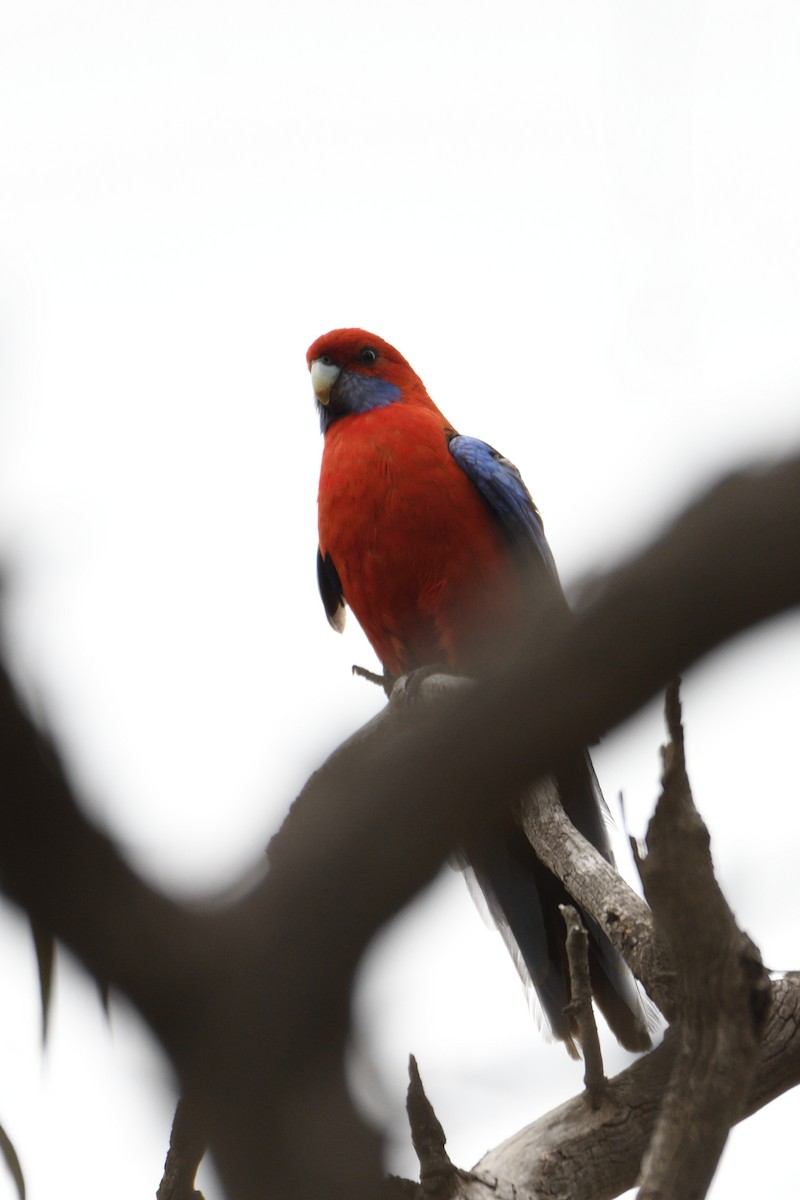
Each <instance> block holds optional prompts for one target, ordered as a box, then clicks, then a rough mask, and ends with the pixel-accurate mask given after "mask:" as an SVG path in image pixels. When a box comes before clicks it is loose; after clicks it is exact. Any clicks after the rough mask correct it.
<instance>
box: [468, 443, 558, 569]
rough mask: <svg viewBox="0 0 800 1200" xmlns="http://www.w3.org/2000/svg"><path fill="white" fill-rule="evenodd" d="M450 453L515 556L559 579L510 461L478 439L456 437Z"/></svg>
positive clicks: (525, 491) (535, 511)
mask: <svg viewBox="0 0 800 1200" xmlns="http://www.w3.org/2000/svg"><path fill="white" fill-rule="evenodd" d="M450 453H451V454H452V456H453V458H454V459H455V460H456V462H457V463H458V465H459V466H460V467H461V469H462V471H464V472H465V473H466V474H467V475H468V476H469V478H470V479H471V480H472V482H473V483H474V484H475V487H476V488H477V489H478V491H479V492H480V494H481V495H482V496H483V498H484V500H485V501H486V503H487V504H488V505H489V508H490V509H491V510H492V512H493V513H494V515H495V517H496V518H497V520H498V522H499V523H500V526H501V528H502V529H503V532H504V533H505V535H506V537H507V538H508V540H509V542H510V543H511V545H512V547H513V548H514V550H515V551H517V553H519V554H520V555H521V556H522V557H524V558H525V559H527V560H528V562H529V563H530V562H531V561H532V562H533V564H534V565H535V564H536V562H537V561H538V563H539V565H540V567H542V566H543V567H545V568H546V570H547V573H548V574H549V575H550V576H552V578H553V579H554V580H557V579H558V571H557V570H556V564H555V560H554V558H553V555H552V552H551V550H550V546H549V545H548V542H547V538H546V537H545V535H544V525H543V524H542V518H541V517H540V516H539V510H538V509H537V507H536V505H535V504H534V502H533V500H532V498H531V494H530V492H529V491H528V489H527V488H526V486H525V484H524V482H523V479H522V476H521V475H520V473H519V471H518V470H517V468H516V467H515V466H514V464H513V463H512V462H509V460H508V459H507V458H504V457H503V455H502V454H501V453H500V452H499V450H495V449H494V448H493V447H492V446H489V445H488V444H487V443H486V442H482V441H480V440H479V439H478V438H472V437H464V436H463V435H462V434H456V436H455V437H453V438H451V439H450Z"/></svg>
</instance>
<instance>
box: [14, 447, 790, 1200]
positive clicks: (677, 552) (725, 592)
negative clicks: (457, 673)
mask: <svg viewBox="0 0 800 1200" xmlns="http://www.w3.org/2000/svg"><path fill="white" fill-rule="evenodd" d="M798 514H800V461H798V460H796V459H795V460H792V461H791V462H787V463H784V464H780V465H778V466H775V467H773V468H771V469H770V470H767V471H754V472H750V473H747V474H740V475H738V476H735V477H733V478H731V479H730V480H728V481H726V482H725V483H724V484H722V485H720V486H719V487H718V488H716V489H715V490H714V491H713V492H711V493H710V494H709V495H708V496H707V497H706V498H705V499H704V500H703V501H701V502H700V503H699V504H698V505H696V506H695V507H694V508H693V509H691V510H690V511H689V512H688V513H687V514H686V515H685V516H684V517H683V518H681V520H679V521H678V522H677V523H676V525H675V526H674V527H673V529H672V530H670V531H669V532H668V533H667V534H666V535H665V536H664V537H663V538H661V539H660V540H659V541H658V542H656V543H655V544H654V545H653V547H652V548H651V549H649V550H647V551H646V552H645V553H644V554H642V555H641V556H640V557H639V558H638V559H637V560H636V561H635V562H632V563H631V564H629V565H627V566H624V567H623V568H621V569H620V570H618V571H616V572H614V573H612V574H610V575H609V576H608V577H607V578H606V579H605V580H604V581H603V582H602V586H600V587H599V589H598V590H597V592H596V596H597V598H596V599H595V600H594V602H593V603H592V604H591V605H590V606H589V607H588V608H586V609H585V610H583V611H581V612H580V613H578V614H577V616H576V617H575V618H574V619H572V620H567V619H566V618H565V617H564V616H563V615H559V614H556V613H552V612H551V613H544V612H543V613H541V614H537V616H536V619H535V620H533V619H532V620H531V623H530V625H531V628H530V630H529V631H528V632H527V633H526V635H525V637H524V638H523V640H522V642H521V643H520V642H519V641H518V642H517V643H516V644H515V645H514V647H513V648H512V650H511V651H510V652H509V659H508V661H507V662H506V663H505V664H503V665H502V666H499V667H495V666H494V665H492V666H491V668H489V669H487V673H486V678H485V680H484V685H483V686H482V687H480V688H475V689H469V690H468V694H466V695H458V696H454V697H450V696H447V697H444V698H443V699H442V701H441V702H440V703H439V704H437V705H436V710H437V711H434V710H433V708H432V706H420V708H419V709H416V707H415V706H414V705H411V706H408V707H407V708H406V710H404V711H402V712H400V713H398V712H395V711H392V709H391V707H390V711H389V712H388V713H387V714H385V715H383V716H382V717H381V718H379V719H378V720H377V721H376V722H373V723H372V724H371V726H369V727H367V730H365V731H363V732H362V734H361V735H360V736H359V737H358V738H357V739H355V741H352V742H351V743H348V744H346V745H345V746H344V747H343V748H342V749H341V750H340V751H339V752H338V753H337V754H336V755H334V756H333V758H332V759H331V760H330V761H329V762H328V763H327V764H326V765H325V767H324V768H323V769H322V770H321V771H320V772H318V773H317V774H316V775H315V776H314V777H313V778H312V780H311V781H310V782H309V785H308V786H307V788H306V789H305V790H304V793H303V795H302V797H301V798H300V800H299V801H298V802H296V804H295V805H294V807H293V810H292V812H291V814H290V816H289V818H288V820H287V822H286V824H285V826H284V828H283V830H282V831H281V833H280V835H279V836H278V837H277V838H276V839H274V841H273V844H272V846H271V848H270V870H269V874H268V875H267V877H266V878H265V879H264V880H263V881H262V882H261V883H260V884H259V885H258V886H257V887H256V888H254V889H253V891H252V892H251V893H250V894H249V895H247V896H246V897H245V898H244V899H243V900H241V901H240V902H239V903H237V904H233V905H229V906H228V907H227V908H224V909H223V908H222V907H216V906H212V905H209V906H207V907H206V908H205V909H202V910H201V909H199V908H196V909H189V908H187V907H185V906H179V905H176V904H172V903H171V902H169V901H167V900H166V899H165V898H164V897H162V896H159V895H158V894H157V893H156V892H155V891H154V890H153V889H150V888H147V887H146V886H145V885H144V884H143V883H142V881H141V880H139V879H138V878H137V877H136V875H135V874H134V873H133V872H132V871H131V870H130V868H129V867H128V866H127V864H126V863H125V862H124V860H123V859H122V857H121V856H120V855H119V854H118V853H117V851H116V850H115V849H114V847H113V846H112V845H111V843H110V842H109V841H108V840H107V839H106V838H105V837H103V836H102V835H101V834H100V833H98V832H97V830H95V829H94V828H93V827H92V826H91V824H90V823H89V822H88V821H87V820H86V819H85V818H84V817H82V816H81V815H80V813H79V812H78V809H77V806H76V805H75V804H74V801H73V799H72V797H71V795H70V792H69V787H68V785H67V782H66V779H65V778H64V776H63V773H62V772H61V771H60V769H59V768H57V767H54V763H53V761H52V757H51V758H50V760H47V759H46V758H45V756H44V755H43V752H42V745H41V739H39V738H38V737H37V735H36V733H35V731H34V730H33V727H32V726H31V724H30V722H29V721H28V719H27V718H26V717H25V716H24V714H23V713H22V712H21V710H20V709H19V706H18V705H17V702H16V700H15V698H14V696H13V693H12V691H11V688H10V686H9V685H8V681H7V679H5V677H2V678H0V768H1V769H2V770H3V772H4V782H5V787H4V789H3V793H2V796H0V884H2V887H3V888H4V890H5V891H6V893H7V894H8V895H9V896H11V897H12V898H13V899H14V900H15V901H16V902H17V903H18V904H20V905H21V906H22V907H23V908H25V909H26V910H27V911H28V912H29V913H30V914H31V915H32V916H33V917H34V918H35V919H36V920H37V922H38V923H39V924H40V925H41V926H42V927H43V928H45V929H49V930H51V931H52V932H53V933H54V934H55V935H56V936H57V937H59V938H60V939H62V940H63V941H65V942H66V943H67V944H68V945H69V946H70V947H71V949H72V950H73V951H74V952H75V953H76V954H77V955H78V956H79V957H80V958H81V959H82V960H83V961H84V962H85V963H86V964H87V966H88V967H89V969H90V970H91V971H92V972H93V973H94V974H95V975H96V976H98V977H99V978H100V979H102V980H103V981H105V982H106V983H108V984H110V985H112V986H114V987H117V988H119V989H120V990H122V991H123V992H125V993H126V994H127V995H128V996H129V997H130V999H131V1000H132V1001H133V1002H134V1004H136V1005H137V1006H138V1007H139V1009H140V1011H141V1012H142V1013H143V1015H144V1016H145V1018H146V1019H147V1020H148V1021H149V1023H150V1025H151V1026H152V1028H153V1029H154V1030H155V1032H156V1033H157V1035H158V1036H159V1037H160V1039H161V1041H162V1044H163V1045H164V1047H165V1050H166V1052H167V1054H168V1055H169V1057H170V1059H171V1060H172V1062H173V1063H174V1065H175V1067H176V1069H177V1071H178V1073H179V1075H180V1076H181V1079H182V1082H183V1085H184V1089H185V1091H186V1092H187V1094H192V1095H193V1096H194V1097H196V1099H197V1103H198V1105H199V1106H200V1108H201V1110H202V1113H203V1118H204V1121H205V1125H206V1128H207V1129H208V1133H209V1139H210V1142H211V1144H212V1146H213V1148H214V1151H215V1154H216V1157H217V1162H218V1166H219V1169H220V1173H221V1175H222V1177H223V1179H224V1181H225V1186H226V1188H227V1190H228V1192H229V1194H231V1195H232V1196H233V1195H235V1196H236V1197H237V1200H263V1197H264V1195H265V1193H272V1194H275V1195H281V1196H282V1197H284V1198H285V1200H291V1198H292V1197H298V1198H299V1197H301V1196H303V1197H304V1196H307V1195H313V1194H325V1195H327V1196H328V1197H330V1200H338V1198H339V1197H341V1198H342V1200H344V1198H345V1197H346V1198H347V1200H360V1198H361V1197H364V1200H367V1197H369V1200H372V1198H373V1197H374V1195H375V1194H376V1191H377V1188H378V1186H379V1179H380V1174H381V1172H380V1160H379V1151H378V1145H377V1141H376V1139H375V1138H374V1137H373V1136H371V1135H370V1134H368V1133H367V1131H366V1130H365V1129H364V1128H363V1126H362V1124H361V1122H360V1121H359V1120H358V1119H357V1118H356V1116H355V1114H354V1113H353V1110H352V1108H351V1106H350V1104H349V1101H348V1099H347V1090H346V1085H345V1082H344V1077H343V1071H342V1055H343V1049H344V1044H345V1039H346V1036H347V1029H348V1023H349V992H350V986H351V983H352V977H353V973H354V971H355V967H356V964H357V962H358V959H359V956H360V954H361V952H362V950H363V948H364V946H365V945H366V944H367V942H368V941H369V939H370V938H371V937H372V936H373V934H374V932H375V931H376V929H378V928H379V927H380V925H382V924H383V923H384V921H385V920H386V919H387V918H388V917H389V916H391V915H392V914H393V913H394V912H396V911H397V910H398V909H399V908H400V907H401V906H402V905H403V904H404V903H405V902H406V901H407V900H408V899H409V898H410V897H411V896H412V895H413V894H414V893H415V892H416V891H418V890H419V888H420V887H422V886H423V885H424V884H425V883H426V882H427V881H428V880H429V879H430V878H431V877H432V876H433V874H434V873H435V871H436V870H437V868H438V867H439V865H440V864H441V862H442V861H443V860H444V859H445V857H446V856H447V854H449V853H450V852H451V851H452V850H453V849H454V848H455V847H456V846H457V845H459V844H462V843H463V842H464V841H465V840H467V839H471V838H473V837H478V838H479V837H480V836H481V832H482V830H483V829H484V828H486V826H487V824H488V823H491V821H492V820H493V819H494V817H495V814H496V813H497V811H498V810H499V809H500V808H501V807H502V806H504V805H509V804H511V802H512V801H513V799H514V798H515V797H517V796H519V795H520V794H521V792H522V790H523V788H524V787H525V786H526V785H528V784H530V782H531V781H532V780H535V779H537V778H540V777H541V776H543V775H545V774H546V773H547V771H548V769H549V768H550V767H551V765H552V764H553V763H554V762H557V761H559V760H560V759H562V758H563V757H564V755H565V753H568V752H569V751H570V750H571V749H573V748H574V747H577V746H580V745H584V744H587V743H591V742H592V741H594V740H595V739H596V737H597V736H599V735H600V734H602V733H603V732H605V731H606V730H608V729H610V728H611V727H612V726H613V725H614V724H616V723H617V722H619V721H620V720H622V719H623V718H625V717H627V716H629V715H630V714H631V713H632V712H634V711H635V710H636V709H637V708H638V707H639V706H640V705H641V704H642V703H644V702H645V701H646V700H648V699H649V698H650V697H652V696H653V695H654V694H655V693H656V692H658V691H659V690H660V689H661V688H663V686H664V685H665V683H666V682H667V681H668V680H669V679H670V678H672V677H673V676H674V675H676V674H677V673H679V672H680V671H682V670H684V669H685V668H686V667H687V666H688V665H689V664H690V663H692V662H694V661H696V660H697V659H698V658H700V657H701V656H702V655H703V654H705V653H707V652H708V651H709V650H710V649H712V648H713V647H714V646H717V645H719V644H720V643H721V642H723V641H724V640H725V639H726V638H728V637H731V636H733V635H734V634H735V633H737V632H739V631H740V630H742V629H744V628H746V627H747V626H749V625H752V624H755V623H757V622H759V621H762V620H765V619H767V618H768V617H770V616H773V615H775V614H776V613H779V612H781V611H783V610H785V609H786V608H788V607H789V606H790V605H794V604H797V603H798V602H799V601H800V556H798V555H797V553H796V534H797V527H798ZM422 709H424V711H421V710H422ZM532 731H535V737H533V736H532ZM650 1057H651V1058H652V1059H655V1060H656V1062H658V1059H657V1058H656V1056H655V1055H653V1056H650ZM662 1057H663V1056H662ZM647 1061H648V1062H649V1061H650V1059H648V1060H647ZM233 1098H235V1099H233Z"/></svg>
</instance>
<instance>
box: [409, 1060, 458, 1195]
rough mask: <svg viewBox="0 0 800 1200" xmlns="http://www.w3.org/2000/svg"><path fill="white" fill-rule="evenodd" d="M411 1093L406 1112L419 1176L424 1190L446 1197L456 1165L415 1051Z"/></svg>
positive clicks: (410, 1078) (411, 1073)
mask: <svg viewBox="0 0 800 1200" xmlns="http://www.w3.org/2000/svg"><path fill="white" fill-rule="evenodd" d="M408 1075H409V1084H408V1095H407V1097H406V1112H407V1113H408V1123H409V1125H410V1127H411V1141H412V1143H413V1145H414V1150H415V1151H416V1154H417V1158H418V1159H419V1177H420V1182H421V1184H422V1190H423V1192H425V1194H426V1195H428V1196H431V1197H436V1198H439V1197H445V1196H449V1195H451V1193H452V1188H453V1181H454V1177H455V1175H456V1174H457V1172H456V1168H455V1167H454V1166H453V1164H452V1163H451V1161H450V1158H449V1156H448V1153H447V1151H446V1150H445V1148H444V1146H445V1142H446V1140H447V1139H446V1138H445V1134H444V1130H443V1129H442V1126H441V1123H440V1121H439V1118H438V1117H437V1116H436V1113H435V1112H434V1111H433V1106H432V1104H431V1102H430V1100H429V1099H428V1097H427V1096H426V1095H425V1089H424V1087H423V1086H422V1079H421V1078H420V1073H419V1068H418V1066H417V1060H416V1059H415V1058H414V1055H413V1054H412V1055H411V1057H410V1059H409V1063H408Z"/></svg>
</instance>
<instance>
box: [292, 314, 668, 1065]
mask: <svg viewBox="0 0 800 1200" xmlns="http://www.w3.org/2000/svg"><path fill="white" fill-rule="evenodd" d="M306 357H307V361H308V366H309V370H310V371H311V381H312V384H313V388H314V393H315V396H316V400H317V408H318V410H319V416H320V422H321V425H322V431H323V433H324V435H325V445H324V450H323V455H322V469H321V474H320V483H319V552H318V556H317V571H318V580H319V588H320V592H321V595H322V600H323V603H324V605H325V611H326V613H327V616H328V620H329V621H330V623H331V625H332V626H333V627H334V629H337V630H341V629H342V628H343V627H344V614H345V604H348V605H349V606H350V608H351V609H352V610H353V612H354V614H355V616H356V618H357V619H358V621H359V624H360V625H361V626H362V628H363V629H364V632H365V633H366V635H367V637H368V639H369V641H370V642H371V644H372V646H373V648H374V650H375V652H376V654H377V655H378V658H379V659H380V661H381V663H382V664H383V667H384V672H385V674H386V676H387V677H389V678H391V677H394V676H399V675H402V674H405V673H406V672H409V671H413V670H415V669H417V668H420V667H425V666H430V665H432V664H444V665H446V666H447V667H449V668H450V669H452V670H456V671H457V670H463V671H465V673H468V672H469V668H470V666H471V664H472V663H473V661H474V656H473V649H474V647H475V645H476V641H479V640H483V641H484V643H485V640H486V636H487V631H491V630H492V629H503V628H506V627H507V625H508V622H509V620H513V619H514V618H515V617H517V619H518V618H519V616H521V615H522V614H521V610H522V607H523V602H524V597H525V596H526V595H528V594H529V593H528V592H527V591H526V587H528V586H529V585H530V582H531V580H533V583H534V584H535V586H536V587H537V588H542V589H549V593H548V594H552V595H553V596H554V597H555V596H557V597H561V595H562V593H561V589H560V584H559V582H558V576H557V574H556V569H555V565H554V563H553V558H552V555H551V553H550V548H549V546H548V544H547V540H546V538H545V536H544V530H543V527H542V522H541V519H540V517H539V513H538V511H537V509H536V507H535V505H534V503H533V501H532V499H531V497H530V495H529V493H528V490H527V488H526V487H525V484H524V483H523V481H522V478H521V476H520V474H519V472H518V471H517V469H516V468H515V467H514V466H512V464H511V463H510V462H509V461H508V460H507V459H505V458H503V456H502V455H500V454H498V452H497V451H496V450H493V449H492V447H491V446H488V445H487V444H486V443H485V442H481V441H478V440H477V439H476V438H471V437H464V436H462V435H461V434H459V433H457V432H456V430H455V429H454V428H453V426H452V425H451V424H450V422H449V421H447V420H446V418H445V417H444V416H443V415H442V413H441V412H440V411H439V409H438V408H437V407H436V405H435V404H434V403H433V401H432V400H431V399H430V397H429V396H428V393H427V392H426V390H425V387H424V385H423V383H422V381H421V379H420V378H419V376H418V375H416V374H415V372H414V371H413V370H412V369H411V367H410V366H409V364H408V363H407V362H406V360H405V359H404V358H403V357H402V355H400V354H399V353H398V352H397V350H395V349H394V348H393V347H392V346H390V345H388V343H386V342H385V341H383V339H382V338H379V337H376V336H375V335H374V334H371V333H365V332H364V331H363V330H361V329H335V330H333V331H332V332H331V333H326V334H324V335H323V336H322V337H320V338H318V339H317V340H316V341H315V342H314V343H313V345H312V346H311V347H310V348H309V350H308V353H307V356H306ZM523 578H524V580H525V582H523ZM556 780H557V783H558V786H559V791H560V794H561V798H562V802H563V804H564V807H565V809H566V811H567V812H568V814H569V816H570V817H571V819H572V821H573V822H574V823H575V825H576V826H577V827H578V828H579V829H580V831H581V832H582V833H583V834H584V836H585V837H587V838H588V839H589V840H590V841H591V842H592V843H593V844H594V845H595V846H596V847H597V848H598V849H599V850H600V852H601V853H602V854H603V855H604V856H605V857H606V858H607V859H608V860H609V861H610V862H613V857H612V852H611V847H610V843H609V839H608V834H607V830H606V827H605V823H604V819H603V812H602V805H603V801H602V797H601V796H600V791H599V787H598V785H597V781H596V778H595V775H594V772H593V770H592V766H591V762H590V760H589V757H588V754H586V753H585V752H583V753H580V754H578V755H576V756H575V758H574V761H571V762H569V763H566V764H564V765H563V766H561V767H560V768H559V769H558V771H557V772H556ZM470 866H471V868H472V870H473V871H474V874H475V877H476V878H477V880H478V883H479V884H480V886H481V889H482V891H483V893H484V895H485V897H486V900H487V902H488V906H489V909H490V911H491V914H492V916H493V918H494V920H495V922H496V923H497V925H498V926H499V928H500V929H501V931H502V932H503V935H504V937H505V938H506V941H508V942H509V943H510V945H511V948H512V952H513V953H514V958H515V961H516V962H517V963H518V965H519V967H520V971H521V973H522V974H523V978H526V981H527V977H529V978H530V981H531V982H532V983H533V985H534V988H535V989H536V992H537V994H538V997H539V1000H540V1002H541V1006H542V1008H543V1010H544V1015H545V1017H546V1019H547V1022H548V1023H549V1025H550V1027H551V1029H552V1031H553V1033H554V1035H555V1036H556V1037H558V1038H560V1039H562V1040H563V1041H564V1042H565V1043H566V1045H567V1048H568V1049H569V1050H570V1052H571V1053H575V1045H574V1039H575V1038H576V1035H577V1029H576V1025H575V1021H574V1019H573V1018H572V1017H571V1016H570V1015H569V1014H567V1013H565V1008H566V1006H567V1005H568V1003H569V999H570V984H569V972H568V970H567V963H566V950H565V934H564V924H563V920H562V917H561V914H560V912H559V909H558V906H559V904H562V903H567V902H568V896H567V893H566V891H565V890H564V888H563V886H562V885H561V883H559V881H558V880H557V879H556V878H555V876H553V875H552V874H551V873H550V872H549V871H548V869H547V868H546V867H545V866H544V865H543V864H542V863H541V862H540V861H539V860H538V859H537V857H536V855H535V854H534V852H533V850H532V848H531V846H530V843H529V842H528V840H527V839H526V838H525V836H524V834H523V833H522V831H521V829H520V828H519V826H518V825H517V824H516V823H515V822H514V821H513V819H512V818H511V817H508V818H506V819H505V820H504V821H503V822H502V823H498V829H497V835H496V837H493V838H491V839H490V842H489V843H484V844H482V845H481V847H480V848H479V849H478V850H477V851H476V850H475V849H474V848H473V849H471V850H470ZM583 920H584V923H585V925H586V926H587V929H588V930H589V935H590V966H591V978H592V988H593V992H594V996H595V999H596V1001H597V1003H598V1005H599V1007H600V1009H601V1010H602V1012H603V1013H604V1015H605V1017H606V1019H607V1021H608V1023H609V1025H610V1027H611V1029H612V1030H613V1032H614V1033H615V1034H616V1036H617V1038H618V1039H619V1041H620V1042H621V1043H622V1044H623V1045H624V1046H626V1047H628V1048H629V1049H631V1050H642V1049H646V1048H647V1047H648V1046H649V1045H650V1037H649V1034H648V1031H647V1022H646V1020H645V1016H644V1013H643V1009H642V1004H641V1001H640V998H639V994H638V991H637V989H636V985H635V984H634V982H633V979H632V977H631V975H630V973H629V971H628V969H627V967H626V966H625V964H624V963H623V961H622V959H621V957H620V956H619V955H618V954H617V952H616V951H615V950H614V949H613V947H612V946H611V943H610V942H609V941H608V939H607V938H606V936H605V935H604V934H603V932H602V931H601V930H600V928H599V927H598V926H597V925H596V924H595V923H594V922H593V921H592V920H591V918H589V917H588V916H587V915H586V914H583Z"/></svg>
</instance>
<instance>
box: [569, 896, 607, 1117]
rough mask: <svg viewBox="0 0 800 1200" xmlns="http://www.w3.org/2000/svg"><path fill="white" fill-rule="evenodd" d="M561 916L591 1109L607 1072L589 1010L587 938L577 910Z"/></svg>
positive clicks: (600, 1097)
mask: <svg viewBox="0 0 800 1200" xmlns="http://www.w3.org/2000/svg"><path fill="white" fill-rule="evenodd" d="M560 908H561V915H562V916H563V918H564V923H565V925H566V927H567V961H568V963H569V980H570V994H571V996H572V999H571V1001H570V1004H569V1008H570V1009H571V1010H572V1012H573V1013H574V1015H575V1019H576V1020H577V1022H578V1029H579V1030H580V1038H579V1040H580V1043H581V1049H582V1051H583V1060H584V1063H585V1070H584V1073H583V1083H584V1086H585V1088H586V1092H587V1095H588V1096H589V1100H590V1102H591V1104H592V1107H593V1108H597V1106H598V1105H599V1103H600V1101H601V1099H602V1096H603V1093H604V1092H605V1088H606V1084H607V1082H608V1080H607V1079H606V1073H605V1071H604V1070H603V1053H602V1051H601V1049H600V1038H599V1036H598V1033H597V1023H596V1021H595V1019H594V1009H593V1008H592V981H591V978H590V976H589V935H588V934H587V932H586V930H585V929H584V927H583V923H582V921H581V919H580V916H579V915H578V911H577V909H575V908H573V907H572V905H571V904H562V905H560Z"/></svg>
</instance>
